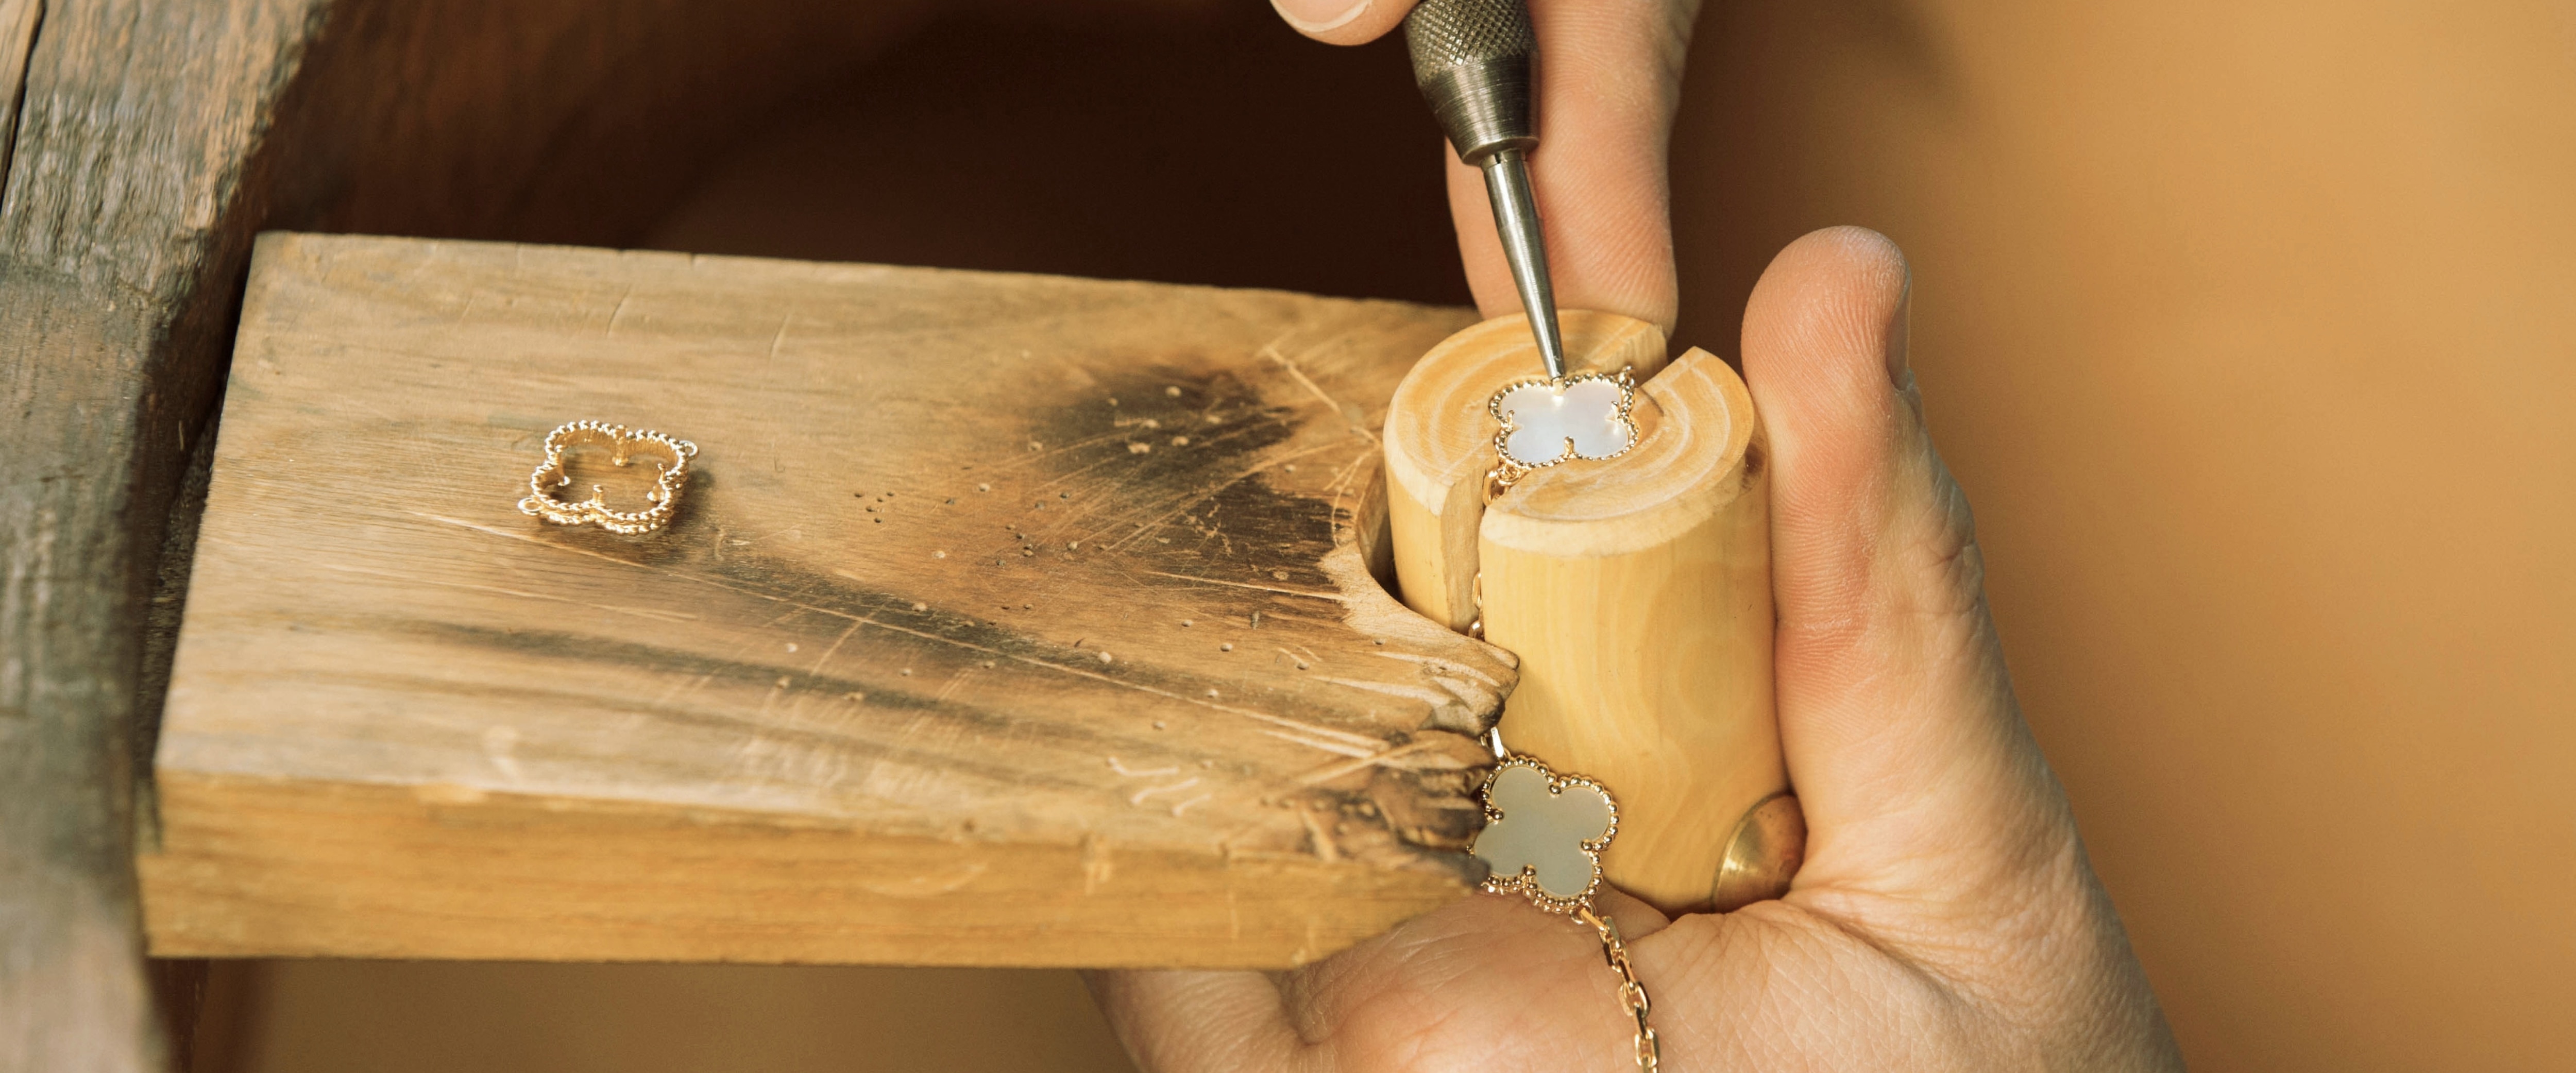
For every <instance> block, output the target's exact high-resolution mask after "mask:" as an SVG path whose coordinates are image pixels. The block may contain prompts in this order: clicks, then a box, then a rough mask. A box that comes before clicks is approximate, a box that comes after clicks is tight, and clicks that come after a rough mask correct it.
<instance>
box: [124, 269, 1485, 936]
mask: <svg viewBox="0 0 2576 1073" xmlns="http://www.w3.org/2000/svg"><path fill="white" fill-rule="evenodd" d="M1472 318H1473V315H1472V314H1471V313H1469V312H1468V311H1465V310H1457V309H1444V308H1432V307H1422V306H1412V305H1405V304H1400V303H1392V302H1363V301H1350V300H1340V299H1321V298H1309V297H1304V296H1298V295H1289V294H1282V293H1278V292H1263V291H1223V290H1216V289H1211V288H1199V287H1178V286H1168V285H1156V284H1140V283H1111V282H1100V281H1090V280H1071V279H1061V278H1050V277H1038V276H1011V275H996V274H989V273H969V272H947V271H937V270H927V269H898V268H885V267H877V266H864V265H817V264H808V263H800V262H785V261H761V260H751V259H739V258H708V257H691V256H686V255H679V254H635V253H629V254H619V253H612V252H606V251H596V250H574V249H563V248H548V247H527V246H513V245H501V244H464V243H440V242H431V241H422V240H401V239H371V238H334V237H321V236H296V235H274V236H270V237H269V238H267V239H264V240H263V242H262V246H261V253H260V259H259V261H258V265H257V267H256V268H255V270H254V271H253V273H252V276H251V282H250V288H249V296H248V298H247V300H246V302H245V305H244V310H243V318H242V326H241V334H240V338H239V342H238V345H237V348H236V352H235V358H234V365H233V371H232V380H231V386H230V388H229V389H228V391H227V393H226V401H225V412H224V421H223V431H222V434H221V439H220V442H219V444H218V447H217V449H216V456H215V464H214V472H213V482H212V488H211V492H210V494H209V499H208V502H207V506H206V511H205V514H204V517H203V521H202V528H201V531H200V532H201V535H200V537H199V540H198V543H197V559H196V566H195V573H194V578H193V581H192V584H191V590H190V597H189V606H188V611H187V618H186V624H185V626H184V628H183V630H182V632H181V636H180V644H179V652H178V658H177V661H176V664H175V665H174V668H173V671H172V680H171V688H170V699H169V706H168V709H167V715H166V718H165V722H164V724H163V729H162V734H161V743H160V754H159V758H158V764H157V776H158V784H159V795H160V796H159V802H160V817H161V839H160V844H159V848H158V851H157V852H153V853H148V854H146V855H145V856H144V857H143V858H142V864H143V870H142V874H143V878H144V886H145V898H144V903H145V910H146V918H147V922H148V930H149V932H150V935H151V939H152V945H153V949H154V951H155V952H156V953H161V954H176V955H205V954H214V955H246V954H296V955H306V954H319V955H361V956H384V957H485V958H565V959H609V960H615V959H666V960H667V959H687V960H761V961H860V962H897V963H939V964H1014V965H1234V966H1287V965H1295V964H1300V963H1303V962H1306V961H1310V960H1313V959H1315V958H1318V957H1321V956H1323V955H1325V954H1328V953H1330V952H1332V951H1333V950H1335V949H1338V948H1339V947H1341V946H1344V945H1347V944H1348V943H1351V942H1354V941H1357V940H1359V939H1361V938H1364V937H1366V936H1369V935H1372V934H1375V933H1377V932H1378V931H1381V930H1383V929H1384V928H1385V927H1386V926H1387V925H1389V924H1392V923H1394V922H1395V921H1397V920H1400V919H1403V918H1404V917H1407V916H1410V915H1413V914H1415V913H1419V912H1422V911H1424V910H1426V909H1429V908H1431V907H1434V906H1436V905H1439V904H1441V903H1442V902H1445V901H1447V900H1450V899H1453V898H1456V897H1458V896H1460V895H1461V894H1463V893H1464V892H1465V891H1466V890H1468V889H1469V887H1470V886H1471V885H1472V882H1473V879H1474V877H1473V876H1472V875H1470V874H1468V869H1469V868H1470V867H1471V866H1470V865H1469V863H1468V859H1467V858H1466V857H1465V856H1464V855H1463V854H1461V853H1460V852H1458V851H1460V850H1462V849H1463V848H1464V846H1465V842H1466V840H1467V838H1468V837H1469V836H1470V835H1471V834H1472V832H1473V830H1474V828H1475V826H1476V824H1477V820H1478V817H1479V814H1478V811H1477V808H1476V805H1475V803H1474V800H1473V797H1472V789H1473V783H1474V779H1475V776H1476V774H1477V772H1478V768H1479V766H1480V765H1481V764H1482V763H1483V762H1484V761H1485V759H1486V756H1485V754H1484V753H1483V751H1482V749H1481V748H1480V747H1479V746H1478V744H1477V743H1476V741H1475V738H1474V735H1476V734H1477V733H1478V732H1480V731H1481V730H1482V729H1483V728H1484V727H1485V726H1487V725H1489V724H1490V722H1491V720H1492V718H1493V717H1494V715H1495V714H1496V712H1497V711H1498V709H1499V707H1500V701H1501V695H1502V692H1503V690H1504V689H1506V688H1507V686H1508V683H1509V680H1510V677H1511V672H1510V669H1509V667H1508V666H1507V664H1506V662H1505V658H1504V657H1503V656H1502V655H1501V654H1500V652H1499V651H1498V650H1495V649H1492V648H1490V647H1487V646H1484V645H1482V644H1480V643H1478V642H1474V641H1470V640H1467V639H1466V638H1464V637H1461V636H1459V635H1457V634H1454V633H1451V632H1449V631H1447V630H1445V629H1442V628H1441V627H1439V626H1438V625H1436V624H1434V623H1432V622H1430V621H1429V620H1426V619H1423V618H1421V617H1420V616H1417V615H1415V614H1413V613H1412V612H1410V611H1408V610H1405V609H1404V608H1403V607H1402V606H1401V605H1399V604H1398V603H1397V602H1396V601H1395V600H1394V598H1393V597H1391V596H1389V595H1388V594H1387V593H1386V591H1385V590H1384V589H1383V588H1381V587H1380V584H1379V582H1378V581H1376V580H1375V579H1374V578H1372V576H1371V575H1370V572H1369V569H1368V567H1367V565H1366V560H1367V558H1368V557H1369V554H1370V552H1371V551H1372V550H1374V549H1377V548H1381V547H1383V541H1382V540H1381V539H1379V538H1378V536H1377V534H1378V533H1379V532H1380V531H1381V530H1382V527H1383V518H1384V515H1383V510H1382V507H1381V506H1380V505H1379V504H1380V503H1381V500H1380V498H1379V495H1378V493H1377V490H1376V487H1375V485H1376V479H1377V478H1376V475H1377V472H1378V453H1379V448H1378V443H1377V437H1376V435H1375V429H1376V428H1377V426H1378V425H1379V424H1380V423H1381V422H1383V421H1384V419H1385V403H1386V399H1387V398H1388V397H1389V395H1391V394H1392V392H1393V390H1394V387H1395V384H1396V382H1397V380H1398V379H1399V378H1400V377H1401V376H1402V374H1403V372H1404V370H1405V369H1407V368H1408V367H1410V365H1411V364H1412V362H1413V359H1414V358H1415V357H1417V356H1418V355H1420V354H1421V353H1422V352H1423V351H1424V350H1427V349H1429V348H1430V347H1431V345H1432V344H1433V343H1435V342H1437V341H1438V340H1440V339H1441V338H1442V337H1443V336H1446V335H1448V334H1449V333H1450V332H1452V331H1454V330H1456V329H1457V328H1459V327H1461V326H1463V325H1464V324H1466V323H1468V322H1470V321H1471V320H1472ZM577 418H592V419H600V420H606V421H613V422H619V423H624V424H628V425H632V426H638V427H650V428H655V429H659V430H661V431H664V432H668V433H670V434H673V435H677V436H681V437H684V438H687V439H689V440H692V441H693V442H695V443H696V444H697V445H698V446H699V448H700V453H699V454H698V455H697V456H696V458H695V459H694V460H693V461H692V463H691V467H692V471H693V476H692V477H691V478H690V483H689V484H688V486H687V488H686V491H685V492H684V495H683V498H682V499H681V501H680V502H681V506H682V511H681V513H680V514H679V516H678V517H677V519H676V520H675V521H674V522H673V523H672V525H671V527H670V528H669V529H667V530H665V531H663V532H660V533H657V534H652V535H649V536H641V537H632V536H616V535H611V534H608V533H605V532H602V531H600V530H597V529H594V528H571V529H567V528H563V527H557V526H552V525H548V524H545V523H543V522H541V521H539V520H537V519H535V518H531V517H527V516H525V515H523V514H522V513H521V512H520V511H519V510H518V508H517V506H516V503H517V500H518V499H519V498H520V497H521V496H522V495H524V494H525V493H526V491H527V485H526V482H527V479H528V478H527V473H528V471H529V470H530V469H531V468H533V467H534V466H535V464H536V463H537V461H538V459H539V458H540V456H541V453H542V452H541V451H540V445H541V443H542V442H543V440H544V439H545V436H546V433H547V432H548V430H549V429H551V428H552V427H554V426H555V425H557V424H559V423H561V422H564V421H568V420H572V419H577ZM633 468H634V469H636V470H639V471H640V470H641V469H643V467H642V466H640V465H639V466H636V467H633ZM621 477H624V478H626V479H623V480H621V479H619V478H621ZM574 478H575V481H576V488H575V496H574V497H575V498H579V494H580V492H581V489H582V487H584V486H587V485H589V484H590V483H592V482H593V481H594V480H596V481H600V482H603V483H605V484H606V485H607V486H608V488H609V490H610V495H611V496H612V497H618V496H623V497H625V498H626V499H627V500H628V501H629V502H630V503H631V504H632V505H635V506H640V505H641V503H642V500H641V499H640V495H641V493H642V491H643V490H645V489H647V488H649V487H650V480H649V478H648V477H642V476H637V475H629V474H619V473H617V472H615V471H614V470H613V469H612V468H611V467H607V466H605V465H592V466H589V467H588V468H577V469H576V472H575V473H574ZM639 482H640V483H639Z"/></svg>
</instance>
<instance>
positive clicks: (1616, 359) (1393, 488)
mask: <svg viewBox="0 0 2576 1073" xmlns="http://www.w3.org/2000/svg"><path fill="white" fill-rule="evenodd" d="M1557 320H1558V325H1559V327H1560V328H1561V329H1562V331H1563V332H1564V335H1565V350H1566V363H1567V365H1568V367H1569V371H1572V372H1605V373H1616V372H1618V371H1620V370H1622V369H1626V370H1629V371H1630V372H1631V373H1632V374H1633V375H1634V376H1635V377H1636V378H1637V379H1639V380H1640V381H1645V380H1648V378H1650V377H1653V376H1655V375H1656V374H1657V373H1658V372H1660V371H1661V370H1662V369H1663V368H1664V364H1665V354H1664V348H1665V346H1666V342H1665V339H1664V333H1663V331H1662V330H1661V329H1659V328H1657V327H1655V326H1654V325H1652V324H1649V323H1647V322H1645V321H1641V320H1636V319H1633V318H1629V317H1623V316H1619V315H1617V314H1615V313H1600V312H1595V311H1592V310H1583V309H1569V310H1565V311H1563V312H1561V313H1560V314H1559V315H1558V318H1557ZM1541 369H1542V365H1541V363H1540V361H1539V356H1538V344H1537V343H1536V341H1534V340H1533V339H1532V338H1531V336H1530V330H1529V320H1528V318H1526V317H1524V316H1521V315H1519V314H1514V315H1512V316H1507V317H1497V318H1495V319H1493V320H1488V321H1485V322H1483V323H1480V324H1476V325H1474V326H1471V327H1469V328H1467V329H1466V330H1464V331H1461V332H1459V333H1457V334H1456V335H1452V336H1450V337H1449V338H1447V339H1444V340H1441V341H1440V344H1439V345H1438V346H1435V347H1433V348H1431V350H1430V351H1429V352H1428V353H1425V354H1424V355H1423V356H1422V360H1421V361H1420V362H1417V363H1416V364H1415V365H1414V367H1413V370H1412V371H1411V372H1409V373H1407V374H1405V377H1404V380H1403V382H1402V383H1399V384H1398V385H1396V389H1395V396H1394V398H1393V399H1392V400H1391V401H1390V402H1389V403H1388V404H1387V415H1386V435H1385V441H1386V482H1385V483H1386V511H1387V518H1388V523H1389V529H1390V531H1391V535H1392V540H1393V549H1392V550H1393V555H1394V558H1395V560H1396V561H1397V562H1399V563H1403V564H1405V566H1406V568H1407V571H1408V573H1407V574H1406V576H1405V578H1404V581H1403V584H1402V586H1401V588H1402V595H1403V597H1404V602H1405V604H1406V606H1409V607H1411V608H1413V609H1414V610H1415V611H1416V612H1419V613H1421V614H1422V615H1423V616H1425V617H1427V618H1429V619H1431V620H1433V621H1436V622H1439V623H1440V624H1442V625H1444V626H1446V627H1448V628H1450V629H1453V630H1464V629H1466V628H1467V625H1468V623H1469V622H1470V621H1472V620H1473V619H1474V618H1475V600H1474V585H1475V576H1476V539H1477V538H1476V530H1477V523H1478V521H1479V520H1480V519H1481V518H1482V516H1483V514H1484V511H1485V501H1484V486H1485V474H1486V472H1487V471H1489V470H1491V469H1493V467H1494V461H1495V455H1494V442H1493V441H1494V431H1495V430H1494V423H1493V417H1492V415H1491V414H1490V413H1488V412H1487V410H1486V403H1487V402H1488V401H1489V400H1491V399H1492V398H1493V394H1494V392H1495V391H1496V390H1499V389H1500V388H1501V387H1502V386H1503V385H1504V384H1507V383H1510V382H1512V381H1514V380H1519V379H1523V378H1526V377H1529V376H1532V375H1536V374H1537V373H1538V372H1539V371H1540V370H1541Z"/></svg>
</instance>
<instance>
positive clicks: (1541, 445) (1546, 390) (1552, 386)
mask: <svg viewBox="0 0 2576 1073" xmlns="http://www.w3.org/2000/svg"><path fill="white" fill-rule="evenodd" d="M1636 403H1637V386H1636V382H1635V381H1634V380H1633V379H1631V378H1630V377H1629V375H1628V372H1627V370H1624V369H1623V370H1620V372H1619V374H1618V375H1617V376H1611V375H1607V374H1604V373H1579V374H1576V375H1574V376H1569V377H1566V378H1565V379H1563V380H1545V379H1538V380H1523V381H1520V382H1518V383H1514V384H1509V385H1506V386H1505V387H1504V388H1503V389H1502V390H1501V391H1497V392H1495V393H1494V397H1493V398H1492V399H1491V400H1489V401H1487V402H1486V404H1485V409H1486V412H1488V413H1491V414H1492V415H1493V416H1494V420H1495V421H1497V422H1500V423H1501V425H1502V427H1501V428H1500V429H1499V430H1497V431H1496V432H1495V433H1494V453H1495V454H1497V455H1499V456H1501V460H1502V462H1503V464H1504V465H1505V466H1507V467H1512V468H1516V469H1520V470H1531V469H1537V468H1539V467H1542V466H1553V465H1555V464H1557V463H1559V462H1563V461H1566V460H1568V459H1575V458H1580V459H1585V460H1587V461H1600V460H1602V459H1608V458H1617V457H1618V456H1620V455H1622V454H1626V453H1627V451H1628V448H1630V447H1634V446H1636V444H1637V421H1636V418H1635V417H1634V416H1633V413H1632V411H1633V410H1634V409H1635V408H1636Z"/></svg>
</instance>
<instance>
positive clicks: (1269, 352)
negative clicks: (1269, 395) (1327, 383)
mask: <svg viewBox="0 0 2576 1073" xmlns="http://www.w3.org/2000/svg"><path fill="white" fill-rule="evenodd" d="M1293 334H1295V333H1294V332H1290V333H1288V334H1287V335H1281V336H1280V337H1279V338H1278V339H1273V340H1271V341H1269V342H1267V343H1264V344H1262V346H1261V356H1262V357H1265V358H1268V359H1270V360H1271V361H1273V362H1276V363H1278V365H1279V367H1280V368H1281V369H1284V370H1286V371H1287V373H1288V376H1289V377H1290V378H1291V379H1294V380H1295V381H1297V383H1298V384H1300V385H1303V386H1304V387H1305V389H1306V391H1307V393H1308V394H1311V395H1313V396H1315V400H1316V401H1317V402H1321V403H1323V404H1324V408H1325V409H1327V410H1331V411H1332V412H1333V416H1335V417H1339V418H1341V419H1342V420H1343V421H1344V422H1346V423H1348V424H1349V425H1350V428H1351V431H1353V432H1357V433H1359V434H1360V435H1361V436H1363V437H1366V438H1367V440H1368V441H1369V442H1370V443H1371V444H1375V443H1376V442H1377V433H1376V432H1375V431H1374V430H1372V429H1370V428H1369V427H1368V426H1367V424H1366V423H1364V422H1360V421H1352V420H1351V419H1350V412H1351V411H1352V410H1355V409H1358V407H1357V406H1350V405H1347V404H1345V403H1343V402H1342V401H1341V400H1339V399H1336V398H1334V397H1332V396H1331V395H1327V394H1325V393H1324V389H1323V388H1322V387H1320V386H1317V385H1316V383H1315V382H1314V381H1313V380H1310V379H1307V377H1306V370H1304V369H1301V368H1299V367H1298V366H1297V363H1296V362H1295V361H1293V360H1290V359H1289V357H1288V356H1287V355H1285V354H1282V353H1280V352H1279V343H1280V341H1281V340H1284V339H1287V338H1288V335H1293ZM1308 353H1312V351H1311V350H1309V351H1308Z"/></svg>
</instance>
